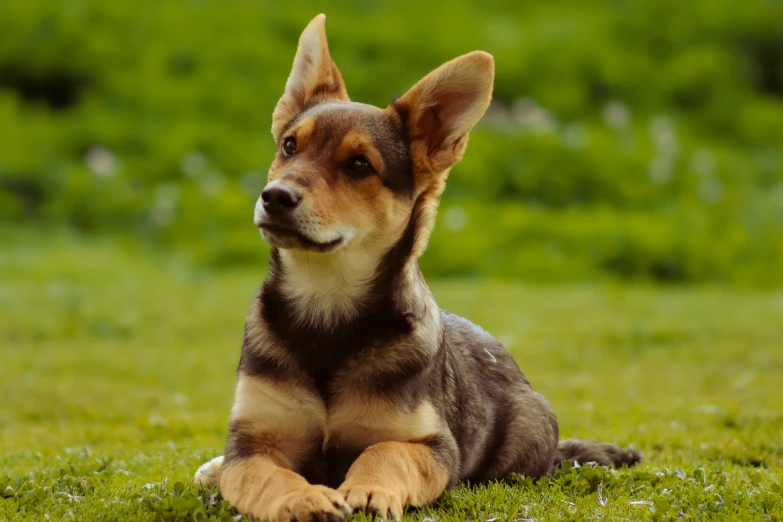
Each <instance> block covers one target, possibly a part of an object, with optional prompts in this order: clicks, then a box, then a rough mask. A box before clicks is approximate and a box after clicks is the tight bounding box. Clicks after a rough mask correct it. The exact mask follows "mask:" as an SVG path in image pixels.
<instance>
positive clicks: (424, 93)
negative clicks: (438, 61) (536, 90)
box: [391, 51, 495, 175]
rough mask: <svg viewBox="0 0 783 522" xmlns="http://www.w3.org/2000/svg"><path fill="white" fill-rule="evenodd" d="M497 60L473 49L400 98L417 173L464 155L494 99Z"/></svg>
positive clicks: (440, 168) (441, 169) (442, 168)
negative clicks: (472, 133)
mask: <svg viewBox="0 0 783 522" xmlns="http://www.w3.org/2000/svg"><path fill="white" fill-rule="evenodd" d="M494 77H495V62H494V60H493V59H492V55H490V54H487V53H485V52H482V51H475V52H472V53H468V54H466V55H463V56H460V57H459V58H456V59H454V60H452V61H450V62H446V63H445V64H443V65H441V66H440V67H438V68H437V69H435V70H434V71H432V72H431V73H429V74H428V75H427V76H425V77H424V78H422V79H421V80H420V81H419V82H418V83H417V84H416V85H414V86H413V87H411V89H410V90H409V91H408V92H406V93H405V94H404V95H402V96H401V97H400V98H399V99H398V100H396V101H395V102H394V103H393V104H392V105H391V108H393V109H394V110H396V111H397V112H398V113H399V115H400V117H401V119H402V120H403V122H404V123H405V124H406V125H407V127H408V128H407V131H408V136H409V138H410V141H411V153H412V155H413V167H414V171H415V172H416V174H417V175H418V174H439V173H442V172H444V171H446V170H448V169H449V168H451V167H452V166H454V164H456V163H457V162H458V161H459V160H461V159H462V155H463V154H464V153H465V147H466V146H467V142H468V133H469V132H470V130H471V129H472V128H473V126H474V125H476V123H478V121H479V120H480V119H481V117H482V116H483V115H484V112H486V110H487V107H488V106H489V102H490V100H491V99H492V84H493V81H494Z"/></svg>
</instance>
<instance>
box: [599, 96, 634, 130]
mask: <svg viewBox="0 0 783 522" xmlns="http://www.w3.org/2000/svg"><path fill="white" fill-rule="evenodd" d="M603 118H604V123H605V124H606V126H607V127H610V128H612V129H614V130H621V129H624V128H626V127H627V126H628V123H629V122H630V121H631V115H630V113H629V112H628V107H626V106H625V104H624V103H622V102H619V101H613V102H609V103H607V104H606V105H605V106H604V110H603Z"/></svg>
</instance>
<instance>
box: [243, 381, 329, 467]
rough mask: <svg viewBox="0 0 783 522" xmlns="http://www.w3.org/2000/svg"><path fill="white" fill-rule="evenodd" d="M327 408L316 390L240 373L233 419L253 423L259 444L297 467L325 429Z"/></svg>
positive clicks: (288, 463) (251, 425) (250, 425)
mask: <svg viewBox="0 0 783 522" xmlns="http://www.w3.org/2000/svg"><path fill="white" fill-rule="evenodd" d="M325 419H326V410H325V408H324V405H323V403H322V402H321V400H320V399H318V398H317V397H316V396H315V395H314V394H313V392H311V391H309V390H304V389H302V388H301V387H298V386H295V385H281V384H279V383H274V384H273V383H270V382H267V381H265V380H264V379H263V378H261V377H248V376H246V375H242V374H241V373H240V374H239V378H238V380H237V388H236V393H235V398H234V406H233V408H232V409H231V420H232V421H240V422H243V423H245V424H246V425H247V426H248V427H252V430H253V432H254V438H256V439H257V441H258V446H259V447H268V448H270V449H269V451H270V452H272V451H274V452H276V453H278V454H279V457H278V460H279V461H280V462H281V463H283V464H284V465H285V466H286V467H288V468H295V467H296V466H297V465H298V464H299V462H300V461H301V459H302V458H303V457H304V456H305V452H306V451H307V449H308V448H309V447H310V446H311V445H312V442H313V440H315V439H316V438H317V437H318V435H319V433H320V432H321V431H322V430H323V424H324V421H325Z"/></svg>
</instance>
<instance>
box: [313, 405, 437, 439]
mask: <svg viewBox="0 0 783 522" xmlns="http://www.w3.org/2000/svg"><path fill="white" fill-rule="evenodd" d="M442 422H443V421H442V419H440V417H439V416H438V414H437V412H436V411H435V408H433V407H432V404H431V403H429V402H423V403H421V404H420V405H419V406H417V407H416V408H414V409H408V408H405V407H404V406H401V405H400V404H395V403H394V402H391V401H387V400H384V399H382V398H380V397H362V396H358V395H349V396H347V397H344V398H342V400H341V401H340V402H338V403H337V404H336V405H335V406H333V407H332V408H330V409H329V415H328V419H327V423H326V439H325V441H324V445H326V444H331V445H345V444H348V445H351V446H353V447H367V446H371V445H373V444H376V443H378V442H383V441H407V440H416V439H426V438H427V437H431V436H433V435H436V434H437V433H438V431H439V429H440V427H441V424H442Z"/></svg>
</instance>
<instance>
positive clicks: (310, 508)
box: [277, 486, 351, 522]
mask: <svg viewBox="0 0 783 522" xmlns="http://www.w3.org/2000/svg"><path fill="white" fill-rule="evenodd" d="M350 514H351V508H350V507H348V505H347V504H346V503H345V499H344V497H343V495H341V494H340V493H338V492H337V491H335V490H333V489H331V488H327V487H325V486H307V487H306V488H301V489H297V490H295V491H292V492H291V493H288V494H287V495H285V496H284V497H282V498H281V499H280V505H279V507H278V508H277V520H278V522H294V521H297V522H310V521H311V520H317V521H318V522H338V521H340V520H345V517H347V516H348V515H350Z"/></svg>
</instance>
